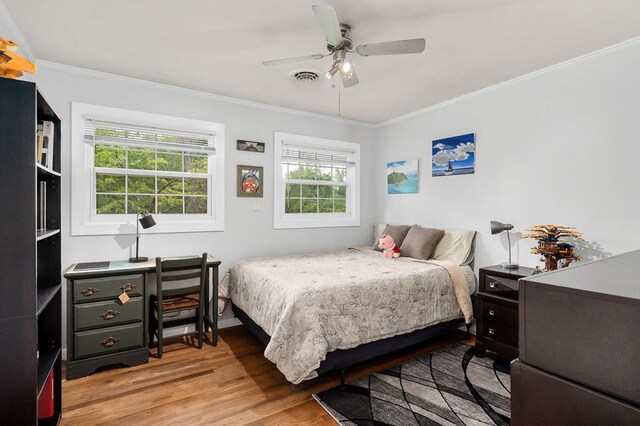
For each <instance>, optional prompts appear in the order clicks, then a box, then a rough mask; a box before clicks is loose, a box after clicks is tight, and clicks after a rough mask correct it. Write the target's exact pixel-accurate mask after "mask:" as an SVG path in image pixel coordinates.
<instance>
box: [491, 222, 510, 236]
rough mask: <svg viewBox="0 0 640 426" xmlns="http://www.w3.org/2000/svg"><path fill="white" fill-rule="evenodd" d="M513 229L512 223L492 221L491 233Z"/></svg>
mask: <svg viewBox="0 0 640 426" xmlns="http://www.w3.org/2000/svg"><path fill="white" fill-rule="evenodd" d="M511 229H513V225H511V224H510V223H502V222H497V221H495V220H492V221H491V235H495V234H499V233H501V232H504V231H509V230H511Z"/></svg>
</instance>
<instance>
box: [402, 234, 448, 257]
mask: <svg viewBox="0 0 640 426" xmlns="http://www.w3.org/2000/svg"><path fill="white" fill-rule="evenodd" d="M442 237H444V231H443V230H441V229H433V228H422V227H420V226H417V225H414V226H412V227H411V229H409V232H408V233H407V236H406V238H404V240H403V242H402V245H400V254H401V255H402V256H407V257H413V258H414V259H424V260H427V259H429V258H430V257H431V255H432V254H433V251H434V250H435V248H436V246H437V245H438V243H439V242H440V240H441V239H442Z"/></svg>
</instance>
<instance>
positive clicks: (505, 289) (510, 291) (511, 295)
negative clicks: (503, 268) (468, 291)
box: [480, 274, 518, 300]
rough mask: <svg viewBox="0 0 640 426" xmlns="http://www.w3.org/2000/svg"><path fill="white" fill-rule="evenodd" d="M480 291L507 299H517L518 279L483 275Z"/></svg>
mask: <svg viewBox="0 0 640 426" xmlns="http://www.w3.org/2000/svg"><path fill="white" fill-rule="evenodd" d="M480 291H482V292H484V293H487V294H492V295H495V296H500V297H505V298H507V299H512V300H518V280H516V279H513V278H504V277H498V276H495V275H489V274H485V275H484V280H483V282H482V283H480Z"/></svg>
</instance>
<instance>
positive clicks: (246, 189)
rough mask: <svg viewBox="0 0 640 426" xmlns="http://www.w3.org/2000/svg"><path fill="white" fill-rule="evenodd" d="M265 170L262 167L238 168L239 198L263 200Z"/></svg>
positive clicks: (240, 166) (241, 166)
mask: <svg viewBox="0 0 640 426" xmlns="http://www.w3.org/2000/svg"><path fill="white" fill-rule="evenodd" d="M263 181H264V168H263V167H260V166H243V165H239V166H238V187H237V196H238V197H258V198H262V182H263Z"/></svg>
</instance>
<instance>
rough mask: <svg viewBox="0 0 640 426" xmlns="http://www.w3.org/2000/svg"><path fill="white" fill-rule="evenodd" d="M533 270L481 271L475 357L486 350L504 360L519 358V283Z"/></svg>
mask: <svg viewBox="0 0 640 426" xmlns="http://www.w3.org/2000/svg"><path fill="white" fill-rule="evenodd" d="M532 273H533V269H532V268H526V267H520V268H518V269H504V268H502V267H501V266H500V265H497V266H489V267H486V268H480V291H479V292H478V295H477V296H478V299H477V309H476V319H477V331H476V355H477V356H480V357H482V356H484V355H485V352H486V350H490V351H492V352H495V353H496V354H497V355H499V356H502V357H504V358H510V359H512V358H517V357H518V280H519V279H520V278H522V277H528V276H530V275H531V274H532Z"/></svg>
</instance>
